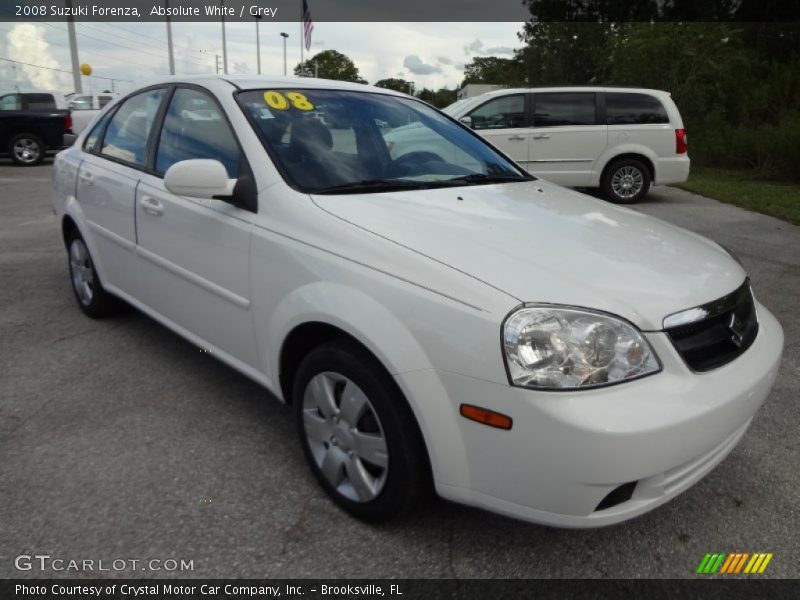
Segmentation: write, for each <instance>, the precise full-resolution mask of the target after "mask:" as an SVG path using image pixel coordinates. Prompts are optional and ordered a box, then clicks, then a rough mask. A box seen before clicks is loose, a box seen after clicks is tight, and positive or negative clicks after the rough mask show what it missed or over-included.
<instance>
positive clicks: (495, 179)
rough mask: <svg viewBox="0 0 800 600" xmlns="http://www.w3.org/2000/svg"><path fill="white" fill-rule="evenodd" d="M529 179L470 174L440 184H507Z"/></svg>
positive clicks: (518, 176)
mask: <svg viewBox="0 0 800 600" xmlns="http://www.w3.org/2000/svg"><path fill="white" fill-rule="evenodd" d="M531 179H532V178H531ZM531 179H529V178H527V177H523V176H522V175H487V174H486V173H472V174H470V175H462V176H461V177H453V178H452V179H445V180H444V181H442V182H441V183H445V184H460V183H508V182H511V181H531Z"/></svg>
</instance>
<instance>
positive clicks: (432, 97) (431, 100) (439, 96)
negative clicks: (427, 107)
mask: <svg viewBox="0 0 800 600" xmlns="http://www.w3.org/2000/svg"><path fill="white" fill-rule="evenodd" d="M417 98H419V99H420V100H424V101H425V102H427V103H428V104H433V105H434V106H435V107H436V108H444V107H445V106H449V105H450V104H452V103H453V102H455V101H456V91H455V90H448V89H447V88H440V89H438V90H435V91H434V90H430V89H428V88H422V89H421V90H420V91H419V93H418V94H417Z"/></svg>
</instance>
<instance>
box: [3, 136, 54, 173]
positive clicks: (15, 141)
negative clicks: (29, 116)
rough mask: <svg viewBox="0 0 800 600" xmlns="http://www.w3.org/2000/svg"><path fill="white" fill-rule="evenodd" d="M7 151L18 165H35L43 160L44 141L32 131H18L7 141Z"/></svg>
mask: <svg viewBox="0 0 800 600" xmlns="http://www.w3.org/2000/svg"><path fill="white" fill-rule="evenodd" d="M8 153H9V154H10V155H11V160H13V161H14V162H15V163H17V164H18V165H22V166H24V167H29V166H32V165H36V164H39V163H40V162H42V161H43V160H44V153H45V148H44V142H42V140H41V138H39V137H38V136H36V135H33V134H32V133H19V134H17V135H15V136H14V137H12V138H11V141H10V142H9V143H8Z"/></svg>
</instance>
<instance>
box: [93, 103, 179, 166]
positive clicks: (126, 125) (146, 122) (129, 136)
mask: <svg viewBox="0 0 800 600" xmlns="http://www.w3.org/2000/svg"><path fill="white" fill-rule="evenodd" d="M163 97H164V90H163V89H156V90H148V91H146V92H141V93H139V94H136V95H135V96H131V97H130V98H128V99H127V100H125V102H123V103H122V105H121V106H120V107H119V110H117V112H115V113H114V117H113V118H112V119H111V122H110V123H109V124H108V129H106V134H105V136H104V137H103V147H102V148H101V149H100V154H103V155H104V156H109V157H111V158H117V159H120V160H124V161H125V162H129V163H132V164H135V165H139V166H141V165H144V163H145V159H146V151H147V138H148V137H149V135H150V128H151V127H152V126H153V120H154V119H155V116H156V112H157V111H158V106H159V104H161V99H162V98H163Z"/></svg>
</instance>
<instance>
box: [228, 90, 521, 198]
mask: <svg viewBox="0 0 800 600" xmlns="http://www.w3.org/2000/svg"><path fill="white" fill-rule="evenodd" d="M237 99H238V102H239V104H240V105H241V106H242V108H243V109H244V110H245V113H246V114H247V115H248V117H249V118H250V122H251V123H252V124H253V126H254V128H255V129H256V132H257V133H258V134H259V137H260V138H261V140H262V142H263V143H264V145H265V146H266V148H267V150H268V151H269V153H270V156H271V157H272V159H273V161H275V164H276V165H277V167H278V168H279V170H280V171H281V173H282V174H283V176H284V178H286V180H287V182H288V183H289V184H290V185H292V186H293V187H295V188H296V189H299V190H300V191H303V192H306V193H317V194H325V193H328V194H335V193H358V192H364V193H365V192H381V191H391V190H398V189H430V188H434V187H446V186H463V185H481V184H486V183H497V182H514V181H529V180H531V179H533V177H532V176H530V175H528V174H527V173H526V172H524V171H523V170H521V169H520V168H519V167H517V166H516V165H515V164H514V163H512V162H511V161H509V160H508V159H506V158H504V157H503V156H502V155H500V154H498V153H497V152H496V151H495V150H493V149H492V148H491V147H490V146H488V145H487V144H486V143H484V142H483V141H482V140H481V139H480V138H479V137H477V136H476V135H474V134H472V133H471V132H470V131H469V130H467V129H465V128H463V127H461V126H459V125H458V124H456V123H453V122H452V121H451V120H450V119H448V118H447V117H445V116H443V115H442V114H440V113H439V112H437V111H436V110H434V109H433V108H431V107H429V106H427V105H426V104H423V103H422V102H418V101H415V100H412V99H410V98H402V97H397V96H390V95H384V94H375V93H369V92H349V91H338V90H298V89H272V90H253V91H245V92H240V93H239V94H238V95H237Z"/></svg>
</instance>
